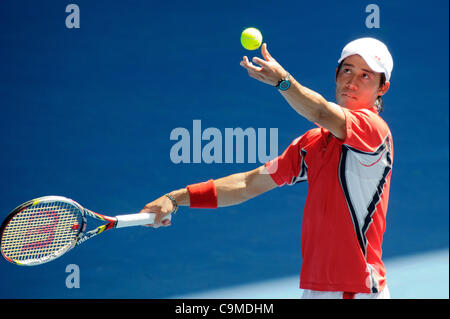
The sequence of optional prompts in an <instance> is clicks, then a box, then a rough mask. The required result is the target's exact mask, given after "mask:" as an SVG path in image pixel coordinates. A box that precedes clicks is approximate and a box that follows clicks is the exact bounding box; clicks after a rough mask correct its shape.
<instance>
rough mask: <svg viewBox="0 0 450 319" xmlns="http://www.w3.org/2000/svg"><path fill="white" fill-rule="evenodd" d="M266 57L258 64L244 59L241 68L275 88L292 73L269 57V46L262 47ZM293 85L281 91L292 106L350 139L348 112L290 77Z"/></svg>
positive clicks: (328, 128)
mask: <svg viewBox="0 0 450 319" xmlns="http://www.w3.org/2000/svg"><path fill="white" fill-rule="evenodd" d="M261 53H262V55H263V57H264V60H263V59H260V58H258V57H254V58H253V59H252V61H253V62H254V63H256V64H258V65H260V66H256V65H254V64H253V63H252V62H250V61H249V60H248V58H247V57H246V56H244V58H243V60H242V61H241V66H242V67H244V68H245V69H246V70H247V71H248V74H249V76H251V77H253V78H255V79H257V80H259V81H261V82H263V83H266V84H269V85H272V86H275V85H277V84H278V82H279V81H280V79H284V78H286V76H287V75H288V72H287V71H286V70H285V69H284V68H283V67H282V66H281V65H280V64H279V63H278V62H277V61H276V60H275V59H274V58H273V57H272V56H271V55H270V54H269V51H268V50H267V45H266V43H263V45H262V47H261ZM289 80H290V82H291V86H290V87H289V89H287V90H286V91H282V90H279V91H280V93H281V95H282V96H283V97H284V98H285V99H286V101H287V102H288V103H289V105H290V106H291V107H292V108H293V109H294V110H295V111H296V112H297V113H299V114H300V115H301V116H303V117H304V118H306V119H307V120H308V121H310V122H313V123H316V124H318V125H320V126H321V127H324V128H326V129H327V130H329V131H330V132H331V133H332V134H333V135H334V136H336V137H337V138H339V139H341V140H344V139H345V137H346V128H345V113H344V112H343V111H342V109H341V107H340V106H338V105H336V104H334V103H328V101H327V100H326V99H325V98H324V97H323V96H321V95H320V94H319V93H317V92H315V91H313V90H310V89H308V88H307V87H305V86H302V85H301V84H300V83H298V82H297V81H296V80H295V78H294V77H293V76H292V75H289Z"/></svg>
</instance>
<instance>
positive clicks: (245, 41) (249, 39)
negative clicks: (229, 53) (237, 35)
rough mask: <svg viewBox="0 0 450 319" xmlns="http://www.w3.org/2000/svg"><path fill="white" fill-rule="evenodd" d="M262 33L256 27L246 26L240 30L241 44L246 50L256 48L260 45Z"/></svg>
mask: <svg viewBox="0 0 450 319" xmlns="http://www.w3.org/2000/svg"><path fill="white" fill-rule="evenodd" d="M261 43H262V34H261V32H260V31H259V30H258V29H256V28H247V29H245V30H244V31H242V34H241V44H242V46H243V47H244V48H246V49H247V50H256V49H258V48H259V47H260V46H261Z"/></svg>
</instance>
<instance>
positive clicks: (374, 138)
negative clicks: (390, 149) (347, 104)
mask: <svg viewBox="0 0 450 319" xmlns="http://www.w3.org/2000/svg"><path fill="white" fill-rule="evenodd" d="M342 110H343V111H344V113H345V126H346V131H347V132H346V133H347V134H346V137H345V140H344V141H343V144H345V145H348V146H350V147H352V148H355V149H357V150H360V151H363V152H373V151H375V150H376V149H377V148H378V147H379V146H380V145H381V144H382V143H383V142H384V140H385V139H386V137H387V136H388V135H389V134H390V133H389V128H388V126H387V124H386V123H385V122H384V121H383V119H382V118H381V117H380V116H379V115H378V114H377V113H375V112H373V111H370V110H367V109H361V110H349V109H346V108H342Z"/></svg>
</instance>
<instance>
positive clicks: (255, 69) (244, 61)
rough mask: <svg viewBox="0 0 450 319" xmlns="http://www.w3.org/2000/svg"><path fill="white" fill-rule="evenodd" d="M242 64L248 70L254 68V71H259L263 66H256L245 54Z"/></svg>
mask: <svg viewBox="0 0 450 319" xmlns="http://www.w3.org/2000/svg"><path fill="white" fill-rule="evenodd" d="M241 65H242V66H243V67H244V68H246V69H247V70H252V71H255V72H259V71H261V70H262V68H261V67H256V66H254V65H253V63H251V62H250V61H249V60H248V58H247V57H246V56H244V59H243V61H242V62H241Z"/></svg>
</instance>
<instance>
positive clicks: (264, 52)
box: [261, 43, 275, 61]
mask: <svg viewBox="0 0 450 319" xmlns="http://www.w3.org/2000/svg"><path fill="white" fill-rule="evenodd" d="M261 54H262V56H263V57H264V59H266V61H270V60H275V59H274V58H272V56H271V55H270V53H269V50H267V43H263V45H262V46H261Z"/></svg>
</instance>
